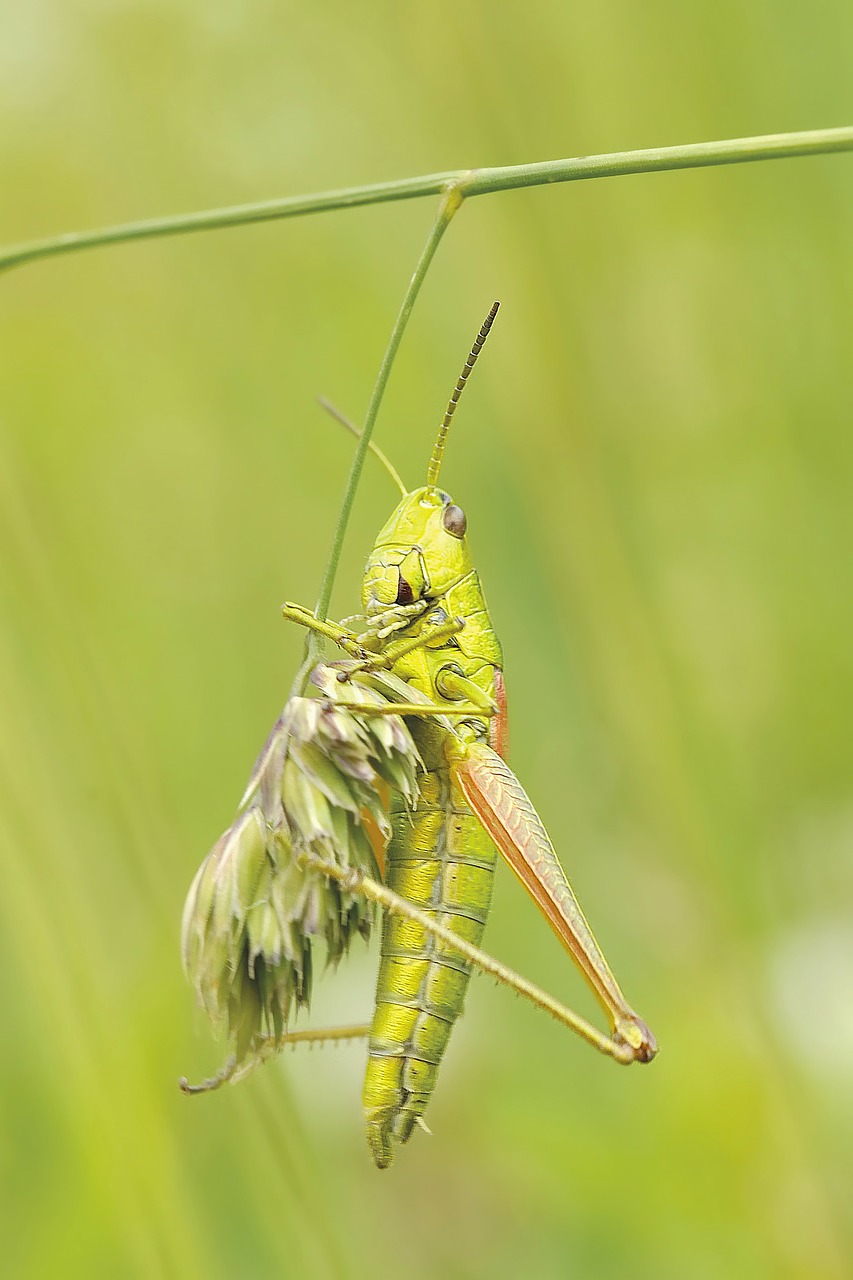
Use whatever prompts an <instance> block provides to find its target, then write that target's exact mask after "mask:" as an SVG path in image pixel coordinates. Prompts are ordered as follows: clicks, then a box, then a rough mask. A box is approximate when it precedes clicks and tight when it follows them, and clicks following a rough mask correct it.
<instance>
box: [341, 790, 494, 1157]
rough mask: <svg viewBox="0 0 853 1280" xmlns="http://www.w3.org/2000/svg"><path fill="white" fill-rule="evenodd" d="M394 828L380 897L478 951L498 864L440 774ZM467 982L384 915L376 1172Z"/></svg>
mask: <svg viewBox="0 0 853 1280" xmlns="http://www.w3.org/2000/svg"><path fill="white" fill-rule="evenodd" d="M392 820H393V828H394V830H393V835H392V837H391V841H390V843H389V845H388V850H387V860H386V866H385V881H386V884H387V885H388V888H389V889H393V891H394V892H395V893H398V894H400V896H401V897H404V898H406V899H407V901H409V902H411V903H412V904H413V905H415V906H417V907H420V908H421V909H422V910H424V911H428V912H430V913H431V914H433V916H434V918H435V919H436V920H437V921H438V922H439V923H440V924H443V925H444V926H445V927H446V928H448V929H452V930H453V932H454V933H457V934H458V935H459V936H460V937H461V938H464V939H465V940H466V941H468V942H471V943H474V944H475V945H479V943H480V941H481V939H482V936H483V930H484V928H485V924H486V918H487V916H488V911H489V906H490V903H491V897H492V884H493V878H494V867H495V858H496V854H495V850H494V847H493V845H492V843H491V841H490V840H489V838H488V836H487V835H486V833H485V832H484V830H483V828H482V826H481V825H480V823H479V822H478V820H477V819H476V818H475V817H474V815H473V814H472V813H471V810H470V809H469V808H468V806H467V805H466V803H465V801H464V800H463V799H462V796H461V793H460V792H459V791H458V789H457V788H456V787H455V786H453V784H452V783H451V780H450V776H449V773H448V770H447V769H446V768H444V767H442V768H438V769H434V770H432V771H431V772H429V773H427V774H425V775H424V776H423V777H422V779H421V796H420V801H419V803H418V807H417V809H416V810H415V812H414V814H413V815H409V814H407V813H394V814H393V815H392ZM469 977H470V966H469V964H468V963H467V962H466V961H465V960H464V959H463V958H462V956H461V955H460V954H459V953H458V952H457V951H455V950H454V948H453V947H452V946H450V945H449V944H447V943H445V942H442V941H440V940H439V939H437V938H434V937H433V936H432V935H431V934H428V933H427V931H426V930H425V929H424V928H422V926H420V925H418V924H416V923H415V922H414V921H412V920H409V919H405V918H403V917H400V916H393V915H386V917H385V921H384V925H383V930H382V960H381V964H380V968H379V979H378V983H377V991H376V1011H375V1014H374V1018H373V1026H372V1029H371V1036H370V1044H369V1058H368V1066H367V1075H366V1077H365V1082H364V1109H365V1118H366V1121H367V1136H368V1142H369V1144H370V1148H371V1152H372V1154H373V1158H374V1160H375V1161H376V1163H377V1165H378V1166H379V1167H380V1168H385V1167H386V1166H387V1165H388V1164H390V1163H391V1159H392V1141H397V1142H406V1141H407V1140H408V1138H409V1137H410V1136H411V1133H412V1129H413V1128H414V1125H415V1122H416V1121H417V1120H418V1118H419V1117H421V1116H422V1115H423V1113H424V1111H425V1109H426V1105H427V1103H428V1101H429V1098H430V1095H431V1094H432V1091H433V1089H434V1088H435V1081H436V1076H437V1074H438V1066H439V1063H440V1062H441V1059H442V1056H443V1054H444V1050H445V1048H446V1046H447V1041H448V1039H449V1037H450V1032H451V1030H452V1028H453V1024H454V1022H455V1021H456V1019H457V1018H458V1017H459V1014H460V1013H461V1012H462V1005H463V1001H464V998H465V991H466V989H467V986H468V979H469Z"/></svg>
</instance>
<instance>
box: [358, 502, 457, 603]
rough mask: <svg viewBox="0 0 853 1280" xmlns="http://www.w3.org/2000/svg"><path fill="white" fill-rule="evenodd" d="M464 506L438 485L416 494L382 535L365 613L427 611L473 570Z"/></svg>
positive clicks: (369, 571) (371, 561) (367, 577)
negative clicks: (399, 609) (412, 607)
mask: <svg viewBox="0 0 853 1280" xmlns="http://www.w3.org/2000/svg"><path fill="white" fill-rule="evenodd" d="M466 529H467V521H466V519H465V513H464V511H463V510H462V508H461V507H457V506H456V504H455V503H454V502H453V501H452V500H451V498H450V497H449V495H448V494H446V493H445V492H444V491H443V490H442V489H437V488H436V487H435V486H434V485H425V486H424V487H423V488H422V489H414V490H413V491H412V492H411V493H407V494H406V496H405V497H404V498H403V499H402V501H401V502H400V503H399V505H398V506H397V508H396V509H395V511H394V512H393V514H392V516H391V518H390V520H389V521H388V523H387V524H386V525H385V526H384V528H382V529H381V530H380V531H379V535H378V537H377V539H376V542H375V544H374V547H373V550H372V551H371V553H370V556H369V557H368V560H367V567H366V569H365V574H364V585H363V588H362V604H363V606H364V610H365V613H367V614H372V613H378V612H380V611H382V610H384V609H387V608H389V607H391V606H394V605H415V604H418V603H420V602H423V605H424V607H426V605H427V604H428V603H429V602H430V601H432V600H436V599H438V598H439V597H440V596H443V595H444V594H445V592H446V591H448V590H449V588H450V587H452V586H453V585H454V583H456V582H459V581H460V579H461V578H464V577H465V575H466V574H468V573H470V571H471V569H472V567H473V566H472V563H471V553H470V551H469V550H468V542H467V539H466V537H465V533H466Z"/></svg>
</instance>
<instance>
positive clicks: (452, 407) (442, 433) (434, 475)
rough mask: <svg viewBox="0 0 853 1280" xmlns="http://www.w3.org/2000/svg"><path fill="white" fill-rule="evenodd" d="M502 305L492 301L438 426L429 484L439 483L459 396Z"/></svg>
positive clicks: (428, 474) (428, 476)
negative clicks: (439, 474) (448, 435)
mask: <svg viewBox="0 0 853 1280" xmlns="http://www.w3.org/2000/svg"><path fill="white" fill-rule="evenodd" d="M500 305H501V304H500V303H499V302H494V303H492V309H491V311H490V312H489V314H488V315H487V316H486V318H485V320H484V321H483V325H482V328H481V329H480V332H479V333H478V334H477V340H476V342H475V343H474V345H473V347H472V348H471V354H470V355H469V356H468V359H467V360H466V361H465V368H464V369H463V370H462V372H461V373H460V375H459V378H458V381H457V383H456V386H455V387H454V388H453V395H452V396H451V397H450V403H449V404H448V406H447V410H446V412H445V414H444V417H443V418H442V420H441V426H440V427H439V428H438V435H437V436H436V440H435V445H434V447H433V451H432V457H431V458H430V460H429V470H428V471H427V480H426V482H427V484H428V485H431V486H433V487H434V486H435V485H436V484H438V473H439V471H440V470H441V460H442V458H443V457H444V447H445V445H446V444H447V433H448V432H449V431H450V423H451V420H452V418H453V415H454V413H455V412H456V406H457V405H458V403H459V397H460V396H461V395H462V392H463V391H464V390H465V383H466V382H467V380H468V374H469V373H470V372H471V370H472V369H473V368H474V365H475V364H476V363H477V356H478V355H479V354H480V352H481V350H482V348H483V343H484V342H485V341H486V338H488V336H489V330H490V329H491V327H492V325H493V324H494V320H495V316H496V315H497V314H498V307H499V306H500Z"/></svg>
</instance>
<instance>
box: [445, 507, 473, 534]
mask: <svg viewBox="0 0 853 1280" xmlns="http://www.w3.org/2000/svg"><path fill="white" fill-rule="evenodd" d="M442 522H443V524H444V527H445V529H446V530H447V532H448V533H450V534H452V535H453V537H454V538H464V537H465V533H466V531H467V529H468V518H467V516H466V515H465V512H464V511H463V510H462V508H461V507H457V506H456V504H455V503H454V502H451V503H450V505H449V506H447V507H445V508H444V515H443V516H442Z"/></svg>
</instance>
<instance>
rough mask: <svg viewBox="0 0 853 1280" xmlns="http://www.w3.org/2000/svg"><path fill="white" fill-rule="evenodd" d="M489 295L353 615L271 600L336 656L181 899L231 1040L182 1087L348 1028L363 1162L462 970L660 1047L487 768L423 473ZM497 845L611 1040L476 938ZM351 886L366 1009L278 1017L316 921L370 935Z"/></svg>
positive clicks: (479, 703)
mask: <svg viewBox="0 0 853 1280" xmlns="http://www.w3.org/2000/svg"><path fill="white" fill-rule="evenodd" d="M497 310H498V304H497V303H495V304H494V306H493V307H492V309H491V311H490V312H489V315H488V316H487V318H486V320H485V322H484V324H483V326H482V328H481V329H480V332H479V334H478V336H477V339H476V341H475V343H474V346H473V348H472V350H471V352H470V354H469V356H468V360H467V361H466V364H465V367H464V369H463V371H462V373H461V375H460V377H459V379H458V381H457V383H456V386H455V388H454V391H453V394H452V396H451V399H450V402H449V404H448V407H447V410H446V412H445V415H444V418H443V420H442V423H441V425H440V428H439V431H438V435H437V438H436V441H435V445H434V447H433V451H432V456H431V459H430V462H429V466H428V470H427V476H426V483H425V484H424V485H423V486H421V487H419V488H416V489H414V490H411V491H407V490H406V489H405V487H404V486H403V485H402V482H401V481H400V480H399V477H397V476H396V473H394V472H393V469H390V468H389V469H390V470H391V471H392V474H393V475H394V476H395V479H396V482H397V483H398V484H399V486H400V488H401V490H402V497H401V499H400V502H399V503H398V505H397V507H396V508H395V510H394V511H393V513H392V515H391V517H390V518H389V520H388V521H387V523H386V524H385V525H384V526H383V528H382V529H381V530H380V532H379V534H378V536H377V538H376V542H375V544H374V547H373V550H372V551H371V553H370V555H369V557H368V560H367V565H366V568H365V573H364V578H363V582H362V600H361V603H362V609H363V613H362V614H361V615H359V617H357V618H354V619H346V620H345V621H344V622H343V623H333V622H329V621H326V620H321V619H318V618H317V617H315V615H314V614H313V613H312V612H311V611H310V610H308V609H305V608H303V607H302V606H299V605H295V604H286V605H285V606H284V607H283V614H284V616H285V617H286V618H287V619H289V620H290V621H293V622H296V623H298V624H300V625H302V626H304V627H307V628H308V629H310V630H314V631H316V632H318V633H319V634H321V635H322V636H324V637H326V638H327V639H331V640H333V641H334V642H335V643H336V644H337V645H338V646H339V648H340V649H341V650H342V651H343V652H344V653H345V654H346V658H345V659H343V660H341V661H340V662H337V663H321V664H319V665H318V666H317V668H316V669H315V671H314V673H313V675H312V680H313V683H314V685H315V687H317V688H318V689H319V691H320V696H319V697H313V698H305V697H297V698H294V699H291V701H290V702H289V703H288V706H287V707H286V708H285V711H284V713H283V715H282V717H281V718H280V720H279V721H278V722H277V724H276V727H275V728H274V730H273V733H272V734H271V736H270V739H269V740H268V743H267V746H266V747H265V749H264V751H263V752H262V753H261V756H260V758H259V761H258V764H257V765H256V767H255V771H254V773H253V775H252V780H251V781H250V784H249V788H248V789H247V795H246V797H244V802H243V806H242V808H241V814H240V815H238V819H237V820H236V822H235V824H233V825H232V827H231V828H229V830H228V831H227V832H226V833H225V835H224V836H223V837H222V839H221V840H220V842H219V843H218V845H217V846H216V847H215V848H214V850H213V851H212V853H211V854H210V855H209V858H208V860H207V862H206V863H205V864H203V866H202V868H201V869H200V871H199V874H198V876H197V877H196V880H195V881H194V883H193V887H192V889H191V891H190V896H189V898H188V902H187V908H186V910H185V918H184V933H183V937H184V943H183V948H184V960H185V966H186V967H187V970H188V972H189V974H190V977H191V979H192V980H193V982H194V985H195V986H196V989H197V991H198V992H199V996H200V998H201V999H202V1001H203V1002H204V1003H205V1004H207V1006H208V1008H209V1009H210V1010H211V1012H212V1013H214V1015H217V1014H218V1015H220V1016H225V1017H226V1018H227V1019H228V1021H229V1026H230V1029H231V1033H232V1038H233V1040H234V1043H235V1053H234V1055H233V1056H232V1058H231V1060H230V1061H229V1063H228V1064H227V1065H226V1067H225V1068H224V1070H223V1071H222V1072H220V1073H219V1075H218V1076H216V1077H213V1078H212V1079H211V1080H209V1081H205V1082H203V1084H201V1085H198V1086H190V1085H187V1084H186V1082H185V1081H182V1087H183V1088H184V1089H185V1090H186V1091H187V1092H197V1091H205V1090H208V1089H211V1088H215V1087H217V1086H218V1085H219V1084H221V1083H223V1082H224V1081H226V1080H232V1079H235V1078H238V1077H239V1076H240V1075H242V1074H244V1073H245V1071H246V1070H247V1069H248V1068H249V1067H250V1066H251V1065H253V1063H254V1062H256V1061H259V1060H262V1059H263V1058H264V1057H267V1056H269V1054H270V1053H272V1052H275V1051H276V1050H277V1049H278V1048H280V1047H281V1046H282V1045H284V1044H287V1043H293V1042H296V1041H299V1040H313V1041H318V1040H326V1039H335V1038H345V1037H352V1036H355V1035H366V1036H367V1039H368V1061H367V1070H366V1075H365V1082H364V1093H363V1103H364V1113H365V1121H366V1126H367V1138H368V1143H369V1147H370V1151H371V1154H372V1156H373V1159H374V1161H375V1163H376V1164H377V1166H378V1167H380V1168H385V1167H387V1166H388V1165H389V1164H390V1163H391V1160H392V1156H393V1145H394V1143H395V1142H396V1143H403V1142H406V1141H408V1139H409V1138H410V1136H411V1134H412V1132H413V1130H414V1127H415V1125H416V1124H423V1115H424V1112H425V1110H426V1107H427V1104H428V1102H429V1099H430V1097H431V1095H432V1093H433V1091H434V1089H435V1085H436V1079H437V1075H438V1069H439V1065H440V1063H441V1060H442V1057H443V1054H444V1051H445V1048H446V1046H447V1043H448V1040H449V1037H450V1034H451V1031H452V1029H453V1025H454V1023H455V1021H456V1019H457V1018H458V1017H459V1014H460V1013H461V1011H462V1006H463V1002H464V999H465V994H466V991H467V987H468V982H469V978H470V974H471V970H472V967H474V966H475V965H478V966H479V967H481V968H485V969H487V971H489V972H491V973H493V974H495V976H497V977H498V978H500V980H501V981H503V982H505V983H506V984H507V985H509V986H511V987H513V988H515V989H516V990H517V991H519V992H520V993H521V994H523V995H525V996H528V997H529V998H531V999H534V1000H535V1002H536V1003H538V1004H540V1005H541V1006H542V1007H545V1008H547V1009H549V1011H550V1012H552V1013H555V1014H556V1016H558V1017H561V1018H562V1020H563V1021H564V1022H565V1023H566V1024H567V1025H568V1026H570V1027H572V1029H574V1030H575V1031H577V1032H578V1033H579V1034H581V1035H582V1036H583V1037H584V1038H585V1039H587V1040H588V1041H589V1042H590V1043H592V1044H593V1045H594V1046H595V1047H596V1048H598V1049H600V1050H601V1051H602V1052H604V1053H607V1054H609V1055H610V1056H611V1057H613V1058H615V1059H616V1060H617V1061H619V1062H623V1063H630V1062H649V1061H651V1059H652V1058H653V1057H654V1055H655V1053H656V1051H657V1046H656V1042H655V1039H654V1037H653V1035H652V1033H651V1032H650V1030H649V1029H648V1027H647V1026H646V1024H645V1023H644V1022H643V1020H642V1019H641V1018H640V1017H639V1016H638V1015H637V1014H636V1013H635V1012H634V1010H633V1009H632V1008H631V1007H630V1006H629V1004H628V1003H627V1001H626V999H625V997H624V996H623V994H622V992H621V990H620V988H619V985H618V983H617V982H616V979H615V977H614V976H613V974H612V972H611V970H610V968H609V966H608V964H607V961H606V960H605V958H604V955H603V954H602V952H601V950H600V948H599V946H598V944H597V943H596V941H595V938H594V937H593V934H592V932H591V930H590V928H589V926H588V924H587V922H586V920H585V918H584V915H583V912H582V911H581V909H580V906H579V904H578V902H577V899H576V898H575V895H574V893H573V891H572V889H571V887H570V885H569V882H568V880H567V878H566V876H565V873H564V872H563V869H562V867H561V865H560V862H559V860H558V858H557V855H556V852H555V850H554V847H553V845H552V843H551V840H550V838H549V836H548V834H547V832H546V830H545V827H544V825H543V824H542V822H541V820H540V818H539V816H538V814H537V813H536V811H535V809H534V807H533V805H532V803H531V801H530V800H529V799H528V797H527V794H526V792H525V791H524V789H523V787H522V785H521V783H520V782H519V781H518V779H517V778H516V777H515V775H514V774H513V773H512V771H511V770H510V768H509V766H508V764H507V763H506V760H505V756H506V751H507V704H506V694H505V688H504V680H503V657H502V652H501V646H500V644H499V642H498V639H497V636H496V634H495V630H494V627H493V625H492V622H491V618H490V615H489V612H488V609H487V607H486V602H485V598H484V595H483V590H482V587H481V584H480V579H479V576H478V574H477V571H476V569H475V568H474V563H473V560H472V557H471V552H470V548H469V545H468V537H467V518H466V516H465V513H464V511H463V509H462V508H461V507H460V506H459V505H458V504H457V503H456V502H454V500H453V499H452V498H451V497H450V495H449V494H448V493H447V492H446V491H445V490H444V489H442V488H440V487H439V477H440V472H441V467H442V462H443V458H444V452H445V447H446V443H447V438H448V433H449V429H450V424H451V421H452V418H453V415H454V412H455V410H456V406H457V404H458V402H459V398H460V396H461V393H462V391H463V389H464V387H465V384H466V380H467V378H468V375H469V374H470V372H471V369H472V368H473V367H474V364H475V362H476V360H477V357H478V355H479V352H480V350H481V348H482V346H483V343H484V342H485V340H486V336H487V335H488V332H489V330H490V328H491V326H492V323H493V321H494V318H495V315H496V314H497ZM376 452H378V451H376ZM498 852H500V854H501V855H502V856H503V858H504V859H505V861H506V862H507V863H508V864H509V865H510V867H511V868H512V870H513V871H514V872H515V874H516V876H517V877H518V878H519V879H520V881H521V882H522V884H523V885H524V887H525V889H526V890H527V891H528V893H529V894H530V895H531V896H532V898H533V899H534V901H535V902H536V904H537V906H538V907H539V909H540V910H541V912H542V914H543V915H544V916H545V918H546V919H547V921H548V923H549V925H550V926H551V928H552V929H553V931H554V932H555V934H556V935H557V937H558V938H559V940H560V941H561V943H562V944H563V945H564V946H565V948H566V949H567V951H568V952H569V954H570V956H571V957H572V959H573V961H574V962H575V964H576V965H577V967H578V969H579V970H580V972H581V974H582V976H583V977H584V979H585V980H586V982H587V984H588V985H589V987H590V989H591V990H592V992H593V994H594V995H595V997H596V999H597V1000H598V1002H599V1004H600V1005H601V1007H602V1008H603V1010H604V1012H605V1014H606V1016H607V1019H608V1022H609V1024H610V1035H609V1036H606V1035H604V1034H602V1033H601V1032H599V1031H597V1030H596V1029H595V1028H593V1027H591V1026H590V1024H588V1023H586V1022H585V1021H584V1020H583V1019H581V1018H579V1017H578V1015H575V1014H572V1013H571V1011H569V1010H563V1009H562V1006H558V1005H557V1004H556V1002H554V1001H552V1000H550V998H549V997H547V996H544V993H540V992H538V991H537V990H536V989H535V988H533V987H532V986H531V984H529V983H527V982H526V981H525V980H524V979H522V978H520V977H518V975H515V974H513V973H512V972H511V971H510V970H508V969H506V968H505V967H504V966H502V965H500V964H499V963H498V962H497V961H494V960H491V959H490V957H488V956H486V955H485V953H483V952H481V951H480V949H479V944H480V941H481V939H482V935H483V931H484V928H485V925H486V920H487V917H488V913H489V907H490V902H491V896H492V884H493V878H494V872H495V865H496V861H497V853H498ZM370 902H373V903H378V904H379V905H380V906H381V907H382V908H383V921H382V940H381V959H380V965H379V975H378V980H377V990H376V1004H375V1011H374V1014H373V1019H372V1022H371V1024H370V1025H369V1027H368V1026H365V1027H358V1028H343V1029H339V1030H332V1031H313V1030H312V1031H292V1030H289V1029H288V1025H287V1022H288V1017H289V1014H290V1009H291V1005H292V1004H295V1005H296V1007H297V1008H298V1007H299V1006H300V1005H307V1004H308V1002H309V999H310V964H311V960H310V955H311V945H310V944H311V939H312V938H315V937H318V936H324V937H325V939H326V942H327V949H328V955H329V957H330V959H331V960H332V961H333V962H337V960H338V959H340V957H341V955H343V953H344V952H345V951H346V949H347V947H348V945H349V942H350V939H351V937H352V936H354V934H355V933H362V934H366V933H367V931H368V929H369V912H368V911H367V910H366V904H367V903H370ZM217 913H218V914H217ZM217 919H218V921H219V924H218V926H217V924H216V921H217ZM253 919H254V924H253ZM265 930H266V933H265V932H264V931H265Z"/></svg>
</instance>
